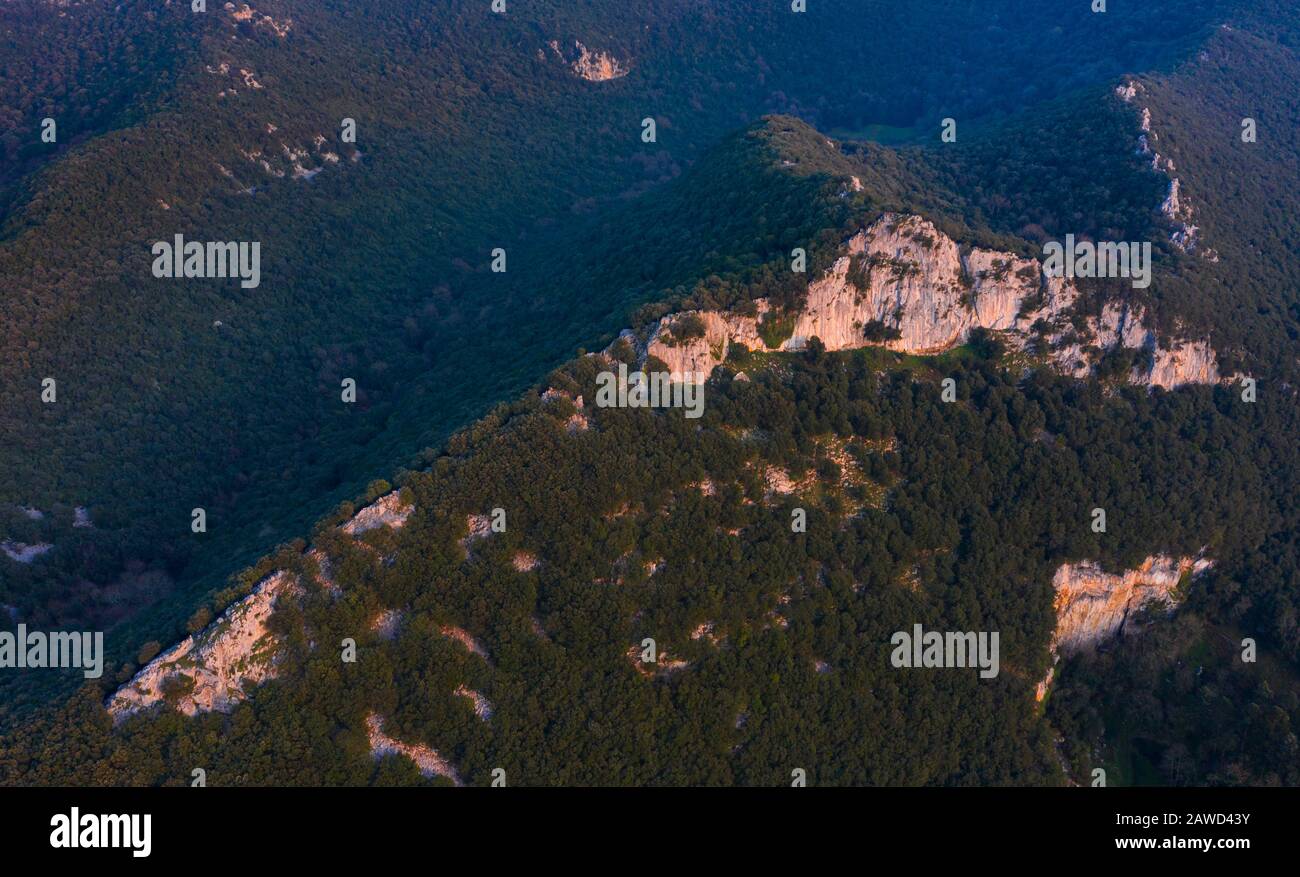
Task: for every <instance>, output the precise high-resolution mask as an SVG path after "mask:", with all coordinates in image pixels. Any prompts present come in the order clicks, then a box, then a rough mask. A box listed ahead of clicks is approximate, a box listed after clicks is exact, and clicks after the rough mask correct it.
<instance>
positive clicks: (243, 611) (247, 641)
mask: <svg viewBox="0 0 1300 877" xmlns="http://www.w3.org/2000/svg"><path fill="white" fill-rule="evenodd" d="M299 592H300V588H299V585H298V583H297V580H296V579H295V577H294V576H293V575H292V574H290V573H287V572H283V571H281V572H276V573H273V574H272V575H270V576H268V577H267V578H265V579H263V580H262V582H260V583H259V584H258V585H257V586H256V587H255V588H253V592H252V593H251V594H249V595H248V596H247V597H245V598H244V599H243V600H240V601H239V602H238V603H235V604H234V605H233V606H231V607H230V608H229V609H227V610H226V611H225V612H224V613H222V615H221V617H220V618H218V619H217V620H216V621H214V622H212V624H210V625H208V626H207V627H206V628H204V629H203V630H202V631H200V632H199V633H197V634H195V635H193V636H189V637H186V638H185V639H184V640H182V641H181V642H180V643H178V644H177V645H175V646H173V647H172V648H170V649H168V650H167V651H166V652H164V653H163V654H161V655H159V656H158V657H156V658H154V659H153V660H152V661H150V662H149V663H148V664H147V665H146V666H145V668H144V669H143V670H141V671H140V672H139V673H137V674H136V675H135V678H133V679H132V680H131V681H130V682H128V683H127V684H126V685H123V686H122V687H121V688H119V689H118V690H117V692H116V693H115V694H114V695H113V696H112V698H110V699H109V702H108V711H109V713H110V714H112V716H113V717H114V718H115V719H117V720H121V719H123V718H125V717H126V716H128V715H130V714H132V713H135V712H137V711H139V710H142V709H146V708H148V707H151V706H154V705H155V704H158V703H163V702H169V703H171V704H172V705H173V706H174V707H175V708H176V709H177V710H179V711H180V712H182V713H184V714H185V715H187V716H192V715H195V714H196V713H200V712H208V711H211V710H216V711H218V712H229V711H230V710H231V709H233V708H234V706H235V705H236V704H237V703H239V702H240V701H242V700H244V699H245V698H246V697H247V696H248V691H249V689H251V688H252V687H254V686H256V685H259V684H261V683H262V682H265V681H266V680H268V679H271V678H272V677H274V676H275V664H276V653H277V651H278V649H279V638H278V637H277V636H276V635H275V634H273V633H272V632H271V631H270V630H269V629H268V628H267V621H268V620H269V619H270V617H271V613H272V612H273V611H274V609H275V604H276V601H277V600H278V599H279V598H280V597H282V596H284V595H286V594H287V595H291V596H297V595H298V593H299Z"/></svg>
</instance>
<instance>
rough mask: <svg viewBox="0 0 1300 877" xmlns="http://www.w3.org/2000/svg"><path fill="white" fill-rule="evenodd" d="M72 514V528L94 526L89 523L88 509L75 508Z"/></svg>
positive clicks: (82, 506)
mask: <svg viewBox="0 0 1300 877" xmlns="http://www.w3.org/2000/svg"><path fill="white" fill-rule="evenodd" d="M72 512H73V520H72V526H74V527H93V526H95V525H94V524H92V523H91V521H90V509H88V508H86V507H85V506H84V505H79V506H77V507H76V508H75V509H73V510H72Z"/></svg>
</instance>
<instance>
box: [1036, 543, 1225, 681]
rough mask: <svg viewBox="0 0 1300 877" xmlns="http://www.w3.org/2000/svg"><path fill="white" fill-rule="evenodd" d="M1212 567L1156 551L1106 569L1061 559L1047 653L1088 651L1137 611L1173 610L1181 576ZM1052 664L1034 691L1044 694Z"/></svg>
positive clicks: (1121, 628)
mask: <svg viewBox="0 0 1300 877" xmlns="http://www.w3.org/2000/svg"><path fill="white" fill-rule="evenodd" d="M1211 566H1213V562H1212V561H1210V560H1207V559H1205V558H1199V557H1180V558H1173V557H1168V556H1167V555H1163V554H1157V555H1155V556H1152V557H1148V558H1147V559H1146V560H1144V561H1143V562H1142V563H1141V564H1139V565H1138V567H1137V568H1136V569H1130V570H1126V571H1124V572H1122V573H1119V574H1111V573H1107V572H1105V571H1104V570H1102V569H1101V567H1099V566H1098V565H1097V564H1095V563H1091V562H1087V561H1085V562H1083V563H1067V564H1064V565H1062V566H1061V567H1059V568H1058V569H1057V570H1056V574H1055V575H1054V576H1053V577H1052V587H1053V588H1054V589H1055V590H1056V598H1055V600H1054V606H1055V608H1056V631H1055V632H1054V633H1053V634H1052V655H1053V659H1054V662H1053V663H1055V659H1056V658H1057V657H1059V656H1061V655H1067V656H1068V655H1072V654H1077V653H1079V652H1083V651H1088V650H1090V649H1093V648H1095V647H1096V646H1097V645H1098V644H1100V643H1102V642H1105V641H1106V640H1109V639H1111V638H1113V637H1115V636H1117V635H1119V634H1121V633H1127V632H1129V631H1130V630H1131V629H1132V628H1131V625H1129V620H1130V619H1131V618H1132V617H1133V616H1134V615H1135V614H1136V613H1137V612H1139V611H1140V610H1142V609H1145V608H1148V607H1152V606H1159V605H1165V606H1168V607H1169V608H1170V609H1173V608H1174V607H1175V606H1176V605H1177V603H1178V601H1179V600H1180V599H1181V597H1182V596H1183V595H1180V594H1178V593H1177V590H1178V586H1179V584H1180V583H1181V582H1182V581H1183V580H1184V577H1189V578H1195V577H1196V576H1199V575H1200V574H1201V573H1203V572H1205V570H1207V569H1209V568H1210V567H1211ZM1055 674H1056V668H1055V666H1053V667H1051V668H1049V669H1048V671H1047V676H1046V677H1044V679H1043V680H1042V681H1041V682H1039V683H1038V686H1037V689H1036V692H1035V695H1036V697H1037V699H1038V700H1042V699H1043V697H1044V696H1046V694H1047V688H1048V686H1049V685H1051V682H1052V678H1053V676H1055Z"/></svg>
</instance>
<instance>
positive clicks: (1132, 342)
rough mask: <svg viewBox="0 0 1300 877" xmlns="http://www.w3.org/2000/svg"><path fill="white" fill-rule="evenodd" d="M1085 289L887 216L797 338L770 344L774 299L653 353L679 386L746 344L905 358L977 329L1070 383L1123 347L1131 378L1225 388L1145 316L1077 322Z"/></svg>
mask: <svg viewBox="0 0 1300 877" xmlns="http://www.w3.org/2000/svg"><path fill="white" fill-rule="evenodd" d="M1077 297H1078V290H1077V288H1076V287H1075V286H1074V284H1073V282H1072V281H1070V280H1066V279H1063V278H1061V277H1055V276H1051V275H1049V274H1047V273H1046V272H1045V271H1044V269H1043V266H1042V263H1040V262H1039V261H1037V260H1035V259H1025V258H1020V257H1018V256H1016V255H1015V254H1013V253H1007V252H999V251H995V250H986V249H979V248H976V249H973V250H971V251H970V252H968V253H965V254H963V253H962V251H961V248H960V247H958V245H957V243H956V242H955V241H953V240H952V239H951V238H949V237H948V236H947V235H945V234H944V233H943V232H941V231H939V229H938V228H936V227H935V225H934V224H933V223H931V222H929V221H928V220H926V219H924V218H922V217H919V216H910V215H908V216H905V215H899V214H889V213H887V214H884V215H883V216H881V217H880V218H879V219H878V220H877V221H876V222H875V223H873V224H872V225H871V226H870V227H868V228H866V229H864V230H862V231H860V232H858V233H857V234H855V235H854V236H853V237H851V238H850V239H849V240H848V242H847V243H846V244H845V249H844V253H843V255H841V256H840V258H838V259H836V261H835V263H834V264H833V265H832V266H831V268H830V269H829V270H827V271H826V273H825V274H824V275H823V276H821V277H819V278H817V279H815V280H813V281H812V282H811V283H809V285H808V294H807V299H806V301H805V303H804V305H803V306H802V307H801V308H800V310H799V311H798V312H797V313H793V314H783V315H780V316H781V319H783V320H785V321H786V326H785V328H786V329H787V332H786V337H785V338H784V340H782V341H781V342H780V343H779V344H777V345H776V346H775V347H771V346H769V345H768V344H767V343H766V342H765V341H764V335H765V334H767V336H768V338H769V339H771V340H775V337H776V333H767V332H765V329H766V328H767V326H766V322H765V321H769V320H775V319H776V317H777V315H776V314H774V313H773V312H772V311H771V308H770V305H769V303H768V302H767V301H766V300H764V299H759V300H756V301H755V302H754V303H753V304H754V313H753V315H748V314H746V315H742V314H738V313H724V312H718V311H690V312H687V313H684V314H674V315H670V316H668V317H664V318H663V319H662V320H660V321H659V323H658V324H657V325H656V326H655V328H654V329H653V331H652V333H651V336H650V340H649V342H648V344H647V346H646V353H647V354H648V356H651V357H654V358H655V359H658V360H660V361H661V362H663V363H664V364H665V366H666V367H667V369H668V371H669V372H671V374H672V377H673V380H675V381H695V382H697V383H699V382H703V381H704V380H706V379H707V378H708V375H709V374H710V373H711V372H712V371H713V369H714V368H715V367H717V366H718V365H720V364H721V363H722V362H724V361H725V360H726V358H727V356H728V355H729V353H730V352H731V348H732V346H733V345H735V344H743V345H745V346H746V347H748V348H750V349H754V350H759V351H768V350H784V351H790V350H800V349H802V348H804V347H806V346H807V344H808V343H809V341H810V340H811V339H812V338H814V337H815V338H818V339H819V340H820V341H821V342H822V344H824V345H825V347H826V349H827V350H848V349H854V348H860V347H865V346H868V345H877V346H883V347H887V348H889V349H891V350H896V351H899V352H904V353H915V354H935V353H941V352H943V351H945V350H949V349H951V348H953V347H955V346H957V345H959V344H962V343H964V342H965V341H967V340H968V339H969V338H970V336H971V333H972V331H974V330H975V329H987V330H991V331H995V332H999V333H1002V334H1003V336H1004V338H1005V339H1006V340H1007V341H1008V343H1009V344H1010V345H1011V346H1012V347H1014V348H1018V349H1022V350H1030V349H1036V350H1043V351H1045V353H1046V356H1047V358H1048V360H1049V361H1050V362H1051V363H1052V364H1053V365H1054V366H1055V367H1056V368H1058V369H1060V370H1061V371H1064V372H1066V373H1068V374H1072V375H1076V376H1079V377H1084V376H1086V375H1088V374H1090V373H1091V372H1092V371H1093V369H1094V367H1095V365H1096V363H1097V361H1098V359H1099V358H1100V355H1101V354H1102V353H1104V352H1106V351H1108V350H1111V349H1113V348H1115V347H1117V346H1120V347H1125V348H1133V349H1139V350H1143V351H1145V352H1146V353H1147V354H1148V355H1147V356H1144V357H1139V358H1138V359H1139V362H1140V363H1141V364H1140V365H1139V366H1137V367H1135V368H1134V369H1133V372H1132V374H1131V375H1130V379H1131V380H1133V381H1134V382H1135V383H1140V384H1147V385H1150V386H1160V387H1165V388H1174V387H1177V386H1179V385H1182V384H1190V383H1211V382H1215V381H1218V380H1219V374H1218V370H1217V367H1216V366H1215V364H1214V361H1215V357H1214V352H1213V350H1212V349H1211V348H1210V346H1209V343H1208V342H1207V341H1205V340H1193V341H1183V342H1177V343H1175V344H1174V345H1173V346H1172V347H1164V346H1162V345H1161V344H1160V342H1159V341H1158V339H1157V337H1156V334H1155V333H1154V332H1153V331H1152V330H1151V329H1149V328H1148V327H1147V326H1146V324H1145V323H1144V320H1143V315H1142V314H1141V313H1138V312H1136V311H1135V310H1134V309H1132V308H1130V307H1128V306H1125V305H1121V304H1118V303H1112V304H1110V305H1108V306H1107V307H1106V308H1105V310H1104V311H1103V313H1102V314H1101V316H1100V317H1088V318H1087V319H1085V320H1083V321H1082V331H1076V329H1075V327H1073V326H1072V325H1071V321H1070V318H1071V316H1072V315H1073V311H1074V308H1075V303H1076V300H1077Z"/></svg>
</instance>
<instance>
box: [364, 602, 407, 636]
mask: <svg viewBox="0 0 1300 877" xmlns="http://www.w3.org/2000/svg"><path fill="white" fill-rule="evenodd" d="M401 625H402V612H401V610H400V609H385V610H384V611H383V612H380V613H379V614H378V615H376V616H375V617H374V618H372V619H371V620H370V630H371V632H372V633H375V634H377V635H378V636H379V637H380V638H381V639H393V638H394V637H395V636H397V629H398V628H399V627H401Z"/></svg>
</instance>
